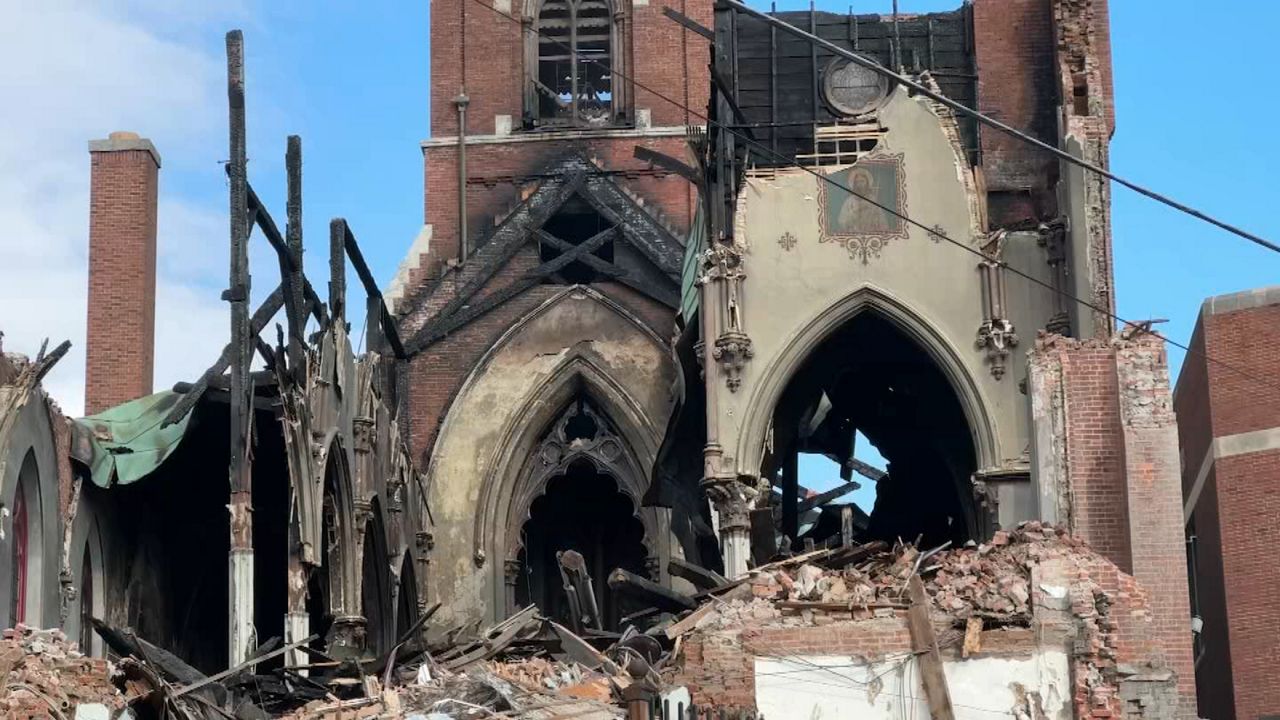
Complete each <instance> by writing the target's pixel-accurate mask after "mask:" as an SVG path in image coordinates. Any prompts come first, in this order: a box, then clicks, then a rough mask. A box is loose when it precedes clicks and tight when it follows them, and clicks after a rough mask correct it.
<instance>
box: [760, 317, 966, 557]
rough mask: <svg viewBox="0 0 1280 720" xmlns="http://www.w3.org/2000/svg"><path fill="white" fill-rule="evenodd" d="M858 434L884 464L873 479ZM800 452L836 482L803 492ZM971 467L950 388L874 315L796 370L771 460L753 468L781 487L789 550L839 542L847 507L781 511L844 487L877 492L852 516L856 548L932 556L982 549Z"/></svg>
mask: <svg viewBox="0 0 1280 720" xmlns="http://www.w3.org/2000/svg"><path fill="white" fill-rule="evenodd" d="M859 433H860V434H861V436H862V437H864V438H865V440H866V441H869V442H870V443H871V444H872V445H874V447H875V449H876V450H878V451H879V454H880V455H882V456H883V457H884V459H885V460H887V461H888V467H887V470H888V473H887V475H885V476H884V477H883V478H881V479H879V480H874V479H871V478H869V477H866V476H864V475H862V474H861V473H859V472H857V466H858V465H859V463H857V462H856V461H854V460H855V458H856V457H857V456H858V455H859V454H861V451H862V450H863V448H859V447H857V441H856V440H855V438H856V437H857V436H858V434H859ZM805 453H809V454H818V455H823V456H826V457H827V458H830V459H831V460H833V461H834V462H835V463H836V464H835V465H833V466H832V468H833V471H834V472H836V473H839V477H836V478H823V479H821V480H823V481H824V482H822V484H821V485H820V487H815V488H807V487H804V486H805V485H806V481H808V482H809V484H813V485H818V482H817V481H818V480H819V478H806V477H801V473H800V471H799V469H798V463H797V458H798V457H799V456H800V455H801V454H805ZM862 467H863V468H865V465H864V466H862ZM976 469H977V462H976V457H975V454H974V447H973V434H972V432H971V430H970V428H969V424H968V420H967V418H966V416H965V412H964V409H963V407H962V406H961V404H960V401H959V399H958V398H957V396H956V393H955V390H954V389H953V387H952V385H951V382H950V381H949V379H948V378H947V376H946V375H945V374H944V373H943V371H942V370H941V368H940V367H939V366H938V364H937V363H936V362H935V361H934V359H933V357H932V356H931V355H930V354H929V353H928V352H927V351H926V350H925V348H923V347H921V346H920V345H919V344H918V343H917V342H915V341H914V340H912V339H911V338H910V337H908V336H907V335H906V334H905V333H904V332H903V331H902V330H901V329H899V327H898V326H897V325H895V324H894V323H893V322H891V321H890V320H888V319H886V318H885V317H884V316H883V315H881V314H880V313H878V312H876V311H873V310H869V311H866V312H862V313H860V314H859V315H857V316H856V317H855V318H853V319H852V320H850V321H849V322H847V323H846V324H845V325H844V326H842V327H841V328H839V329H838V330H837V331H835V332H834V333H832V334H831V335H830V336H829V337H828V338H827V339H826V340H824V341H823V343H822V344H821V345H820V346H818V348H816V349H815V350H814V351H813V353H812V354H811V355H810V356H809V358H808V359H807V360H806V361H805V362H804V364H803V365H802V366H801V367H800V368H799V369H798V370H797V372H796V373H795V375H794V376H793V378H792V380H791V381H790V383H789V384H788V385H787V387H786V389H785V390H784V392H783V395H782V397H781V399H780V400H779V402H778V405H777V407H776V408H775V411H774V454H773V456H772V457H770V458H768V459H767V461H766V465H765V467H764V468H762V470H763V472H765V474H766V476H767V477H770V478H772V479H773V480H774V483H775V484H776V485H777V486H778V492H777V493H775V499H776V500H777V501H778V502H779V503H780V508H779V512H778V513H777V517H778V520H779V528H778V529H779V535H781V536H786V537H788V538H791V539H792V541H793V548H795V549H799V548H801V547H803V540H804V539H805V538H812V539H813V540H814V541H815V542H816V543H821V542H823V541H826V540H838V539H839V537H840V513H841V510H842V503H844V502H847V501H845V500H842V499H841V498H832V499H831V500H830V501H829V502H828V503H826V504H825V505H823V506H819V507H818V508H814V509H812V510H809V511H808V512H807V513H801V512H795V513H788V512H787V511H786V508H787V507H788V506H789V504H790V503H793V502H797V501H799V502H801V503H802V502H803V500H804V498H805V496H806V495H807V494H808V495H812V494H816V492H817V491H818V490H824V489H827V488H831V487H839V486H842V485H843V486H844V487H846V488H850V489H851V486H849V485H848V484H847V483H848V482H849V481H856V482H859V483H861V484H862V485H863V486H871V487H874V490H875V501H874V507H873V509H872V510H871V512H870V516H869V517H867V516H865V515H861V513H860V511H858V510H854V515H855V518H856V521H855V534H856V536H857V538H856V539H857V540H859V541H865V540H886V541H889V542H894V541H897V540H899V539H901V540H903V541H905V542H908V543H910V542H914V541H916V540H919V541H920V542H921V544H922V545H924V546H928V547H933V546H936V545H938V544H941V543H943V542H945V541H948V540H950V541H952V542H953V543H955V544H961V543H963V542H965V541H967V540H970V539H983V536H984V535H985V534H986V533H987V532H988V530H987V523H986V522H985V519H984V517H983V516H982V514H981V513H980V512H979V511H978V509H977V507H976V503H975V502H974V499H973V494H972V491H971V489H970V488H971V485H970V478H971V476H972V474H973V472H974V471H975V470H976ZM873 474H874V473H873ZM798 486H799V487H798ZM802 488H803V489H802ZM806 491H807V492H806ZM792 493H795V494H794V495H792ZM846 497H847V496H846ZM800 507H801V508H803V507H804V506H803V505H801V506H800ZM797 536H799V537H797Z"/></svg>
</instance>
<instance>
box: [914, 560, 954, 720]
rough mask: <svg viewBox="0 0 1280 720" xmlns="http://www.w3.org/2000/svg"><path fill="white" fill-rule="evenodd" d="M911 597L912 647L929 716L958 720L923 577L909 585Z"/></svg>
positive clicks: (916, 576)
mask: <svg viewBox="0 0 1280 720" xmlns="http://www.w3.org/2000/svg"><path fill="white" fill-rule="evenodd" d="M907 596H908V597H909V598H910V599H911V609H910V610H908V611H907V625H908V628H909V629H910V630H911V647H912V649H913V650H915V651H916V656H917V657H918V658H920V679H921V681H922V682H923V684H924V695H925V699H926V700H927V701H928V703H929V716H930V717H932V718H933V719H934V720H955V711H954V710H953V709H952V707H951V692H950V690H948V688H947V676H946V675H945V674H944V673H943V669H942V654H941V653H940V652H938V637H937V635H935V634H934V632H933V621H932V620H930V619H929V597H928V595H926V594H925V590H924V582H923V581H922V580H921V579H920V576H919V575H912V576H911V580H909V581H908V582H907Z"/></svg>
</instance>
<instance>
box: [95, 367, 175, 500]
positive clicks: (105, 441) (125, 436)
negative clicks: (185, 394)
mask: <svg viewBox="0 0 1280 720" xmlns="http://www.w3.org/2000/svg"><path fill="white" fill-rule="evenodd" d="M180 398H182V395H181V394H179V393H176V392H173V391H172V390H167V391H165V392H158V393H156V394H154V395H148V396H146V397H144V398H138V399H137V400H131V401H129V402H127V403H123V404H121V405H117V406H115V407H113V408H110V409H108V410H104V411H103V412H100V413H98V414H97V415H90V416H89V417H83V418H77V419H76V420H75V423H76V424H77V425H78V426H79V428H80V430H81V431H82V432H83V434H84V436H86V437H87V438H88V443H89V446H90V447H89V450H90V453H91V454H90V457H89V458H88V461H89V470H90V472H91V473H92V475H93V484H94V485H97V486H98V487H102V488H108V487H111V486H112V485H128V484H129V483H132V482H137V481H138V480H141V479H142V478H144V477H146V476H147V475H150V474H151V473H152V472H154V471H155V469H156V468H158V467H160V464H161V463H163V462H164V461H165V458H167V457H169V456H170V455H172V454H173V451H174V450H176V449H177V448H178V444H179V443H181V442H182V438H183V436H184V435H186V432H187V423H189V422H190V421H191V413H190V412H188V413H187V414H186V415H184V416H183V417H182V419H181V420H179V421H178V422H176V423H174V424H172V425H170V426H169V427H166V428H161V427H160V425H161V424H162V423H163V422H164V418H165V416H166V415H168V414H169V410H170V409H171V408H173V406H174V405H175V404H177V402H178V400H179V399H180Z"/></svg>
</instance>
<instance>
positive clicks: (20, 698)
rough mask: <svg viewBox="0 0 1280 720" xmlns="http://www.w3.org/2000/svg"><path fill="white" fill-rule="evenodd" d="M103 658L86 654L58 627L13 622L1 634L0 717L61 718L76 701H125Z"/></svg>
mask: <svg viewBox="0 0 1280 720" xmlns="http://www.w3.org/2000/svg"><path fill="white" fill-rule="evenodd" d="M112 674H113V668H112V666H111V665H110V663H108V662H107V661H106V660H102V659H99V658H90V657H85V656H84V655H83V654H82V653H80V652H79V651H78V650H77V649H76V646H75V644H74V643H71V642H68V641H67V638H66V636H65V635H63V634H62V631H61V630H56V629H54V630H38V629H35V628H31V627H27V626H26V625H18V626H17V627H15V628H10V629H7V630H5V631H4V635H3V637H2V638H0V683H2V684H0V715H3V716H4V717H6V718H26V717H60V716H71V715H74V714H75V710H76V707H78V706H80V705H91V704H98V705H103V706H105V707H106V708H110V709H112V710H118V709H120V708H123V707H124V705H125V700H124V695H122V694H121V693H120V691H119V690H117V689H116V687H115V685H114V684H112Z"/></svg>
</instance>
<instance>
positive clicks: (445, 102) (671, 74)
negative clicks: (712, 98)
mask: <svg viewBox="0 0 1280 720" xmlns="http://www.w3.org/2000/svg"><path fill="white" fill-rule="evenodd" d="M622 2H623V4H624V5H626V6H627V9H628V10H629V17H628V19H627V20H626V21H625V23H626V25H627V26H629V27H630V34H631V40H630V47H624V48H622V49H621V54H622V55H623V56H625V57H626V58H627V59H626V64H627V67H628V69H627V70H626V71H624V74H625V75H626V76H628V77H630V78H631V82H632V90H631V91H632V93H633V96H634V102H633V106H634V108H636V109H640V108H648V109H649V110H650V112H651V114H652V122H653V124H654V125H685V124H688V123H689V122H691V121H692V122H694V123H697V122H698V120H697V119H696V118H695V119H692V120H691V119H690V118H689V116H688V115H687V113H686V111H685V110H684V109H683V108H681V107H678V106H677V105H676V104H673V102H672V101H674V103H678V104H679V105H683V106H686V107H689V108H692V109H693V110H694V111H695V112H697V113H698V114H700V115H701V114H705V112H706V107H707V97H708V92H709V84H710V75H709V71H708V69H707V64H708V61H709V59H710V57H711V55H710V49H709V46H708V44H707V41H706V40H705V39H703V38H702V37H701V36H696V35H691V34H690V33H689V32H688V31H687V30H685V29H684V28H682V27H681V26H680V25H679V24H677V23H675V22H673V21H671V20H669V19H667V18H666V17H665V16H663V14H662V8H663V7H665V6H667V5H670V6H671V7H672V8H674V9H676V10H679V11H681V12H683V13H685V14H686V15H688V16H690V17H691V18H693V19H694V20H696V21H698V22H700V23H702V24H703V25H705V26H708V27H709V26H711V24H712V9H711V3H710V2H708V1H707V0H678V1H674V2H653V3H651V4H649V5H644V6H641V7H636V8H631V7H630V3H628V2H626V0H622ZM510 4H511V10H510V11H509V12H507V15H508V17H504V16H503V15H500V14H498V12H497V11H495V10H494V3H493V2H492V0H487V1H486V2H476V1H475V0H447V1H445V0H438V1H437V2H433V3H432V4H431V134H432V136H433V137H444V136H449V135H457V132H458V115H457V106H456V105H455V104H454V99H455V98H456V97H457V96H458V93H459V91H460V90H461V89H462V87H463V84H464V83H463V73H464V69H463V68H464V67H465V73H466V82H465V85H466V91H467V96H468V97H469V98H470V99H471V103H470V106H469V107H468V108H467V132H468V134H472V135H475V134H482V135H488V134H492V133H493V132H494V115H510V116H511V117H512V121H513V123H514V125H515V127H517V128H518V127H519V126H520V119H521V116H522V114H523V110H524V108H523V105H524V76H525V75H524V74H525V68H524V46H523V43H524V38H523V31H522V28H521V25H520V23H519V22H512V18H515V19H516V20H520V18H521V17H522V16H523V15H524V13H525V12H526V10H525V4H524V3H523V2H521V1H520V0H510ZM531 5H532V4H531ZM529 12H530V14H531V13H532V9H531V8H530V10H529ZM464 15H465V17H466V21H465V22H466V32H465V34H464V33H463V32H462V31H461V29H462V27H463V16H464ZM464 44H465V53H464V52H463V50H464V47H463V46H464ZM615 54H618V53H617V50H615ZM625 81H626V78H618V79H617V82H625ZM645 88H649V89H650V90H653V91H656V92H657V93H660V94H661V95H662V96H665V98H666V99H664V98H663V97H659V96H658V95H656V94H654V93H653V92H650V91H649V90H646V89H645Z"/></svg>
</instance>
